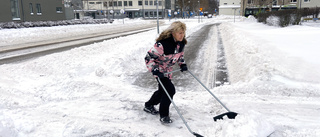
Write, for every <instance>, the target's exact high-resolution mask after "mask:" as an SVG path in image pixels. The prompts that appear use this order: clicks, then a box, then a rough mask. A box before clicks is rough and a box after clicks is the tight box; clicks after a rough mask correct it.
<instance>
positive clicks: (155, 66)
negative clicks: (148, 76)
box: [145, 37, 185, 79]
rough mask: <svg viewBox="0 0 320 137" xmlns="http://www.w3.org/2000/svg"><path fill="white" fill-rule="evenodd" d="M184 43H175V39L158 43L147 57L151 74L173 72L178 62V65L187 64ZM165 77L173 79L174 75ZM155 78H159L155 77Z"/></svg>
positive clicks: (171, 38)
mask: <svg viewBox="0 0 320 137" xmlns="http://www.w3.org/2000/svg"><path fill="white" fill-rule="evenodd" d="M184 46H185V44H184V43H183V42H175V40H174V39H173V37H169V38H167V39H164V40H161V41H158V42H156V43H155V44H154V47H152V48H151V49H150V50H149V51H148V53H147V55H146V57H145V62H146V65H147V68H148V70H149V71H150V72H155V71H157V70H158V71H159V72H162V73H164V74H165V73H167V72H171V71H172V70H173V66H174V65H175V64H176V62H178V65H182V64H185V61H184V57H183V55H184V52H183V49H184ZM164 76H165V77H167V78H169V79H171V78H172V74H165V75H164ZM154 77H158V76H157V75H154Z"/></svg>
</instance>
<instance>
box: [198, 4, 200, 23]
mask: <svg viewBox="0 0 320 137" xmlns="http://www.w3.org/2000/svg"><path fill="white" fill-rule="evenodd" d="M198 4H199V14H198V16H199V17H198V23H200V1H199V0H198Z"/></svg>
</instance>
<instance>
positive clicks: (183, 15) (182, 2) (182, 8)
mask: <svg viewBox="0 0 320 137" xmlns="http://www.w3.org/2000/svg"><path fill="white" fill-rule="evenodd" d="M181 10H182V18H183V19H184V0H182V8H181Z"/></svg>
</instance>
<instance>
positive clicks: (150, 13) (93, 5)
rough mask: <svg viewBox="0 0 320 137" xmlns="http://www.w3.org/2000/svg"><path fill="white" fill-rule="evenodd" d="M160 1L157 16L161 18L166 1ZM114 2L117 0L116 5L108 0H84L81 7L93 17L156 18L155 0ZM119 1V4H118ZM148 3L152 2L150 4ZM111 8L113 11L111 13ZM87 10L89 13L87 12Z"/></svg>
mask: <svg viewBox="0 0 320 137" xmlns="http://www.w3.org/2000/svg"><path fill="white" fill-rule="evenodd" d="M125 1H127V6H124V5H125V4H124V3H125ZM139 1H140V2H142V5H139ZM146 1H147V4H146ZM160 1H161V5H160V4H159V7H158V9H159V14H160V15H159V17H160V18H163V17H165V13H166V10H165V7H166V5H165V2H166V1H165V0H159V3H160ZM114 2H117V5H115V4H114V3H112V1H110V0H103V1H100V0H84V1H83V9H84V11H85V12H87V13H86V14H85V15H90V16H92V17H93V18H123V17H128V18H138V17H143V18H156V7H157V6H156V0H118V1H116V0H115V1H114ZM119 2H120V3H121V6H119ZM130 2H132V5H130V4H129V3H130ZM167 2H168V1H167ZM110 3H112V4H110ZM150 3H152V5H151V4H150ZM111 10H112V11H113V12H114V13H111ZM121 10H124V11H125V15H123V14H121V12H120V11H121ZM89 12H90V14H88V13H89Z"/></svg>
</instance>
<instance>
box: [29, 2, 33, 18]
mask: <svg viewBox="0 0 320 137" xmlns="http://www.w3.org/2000/svg"><path fill="white" fill-rule="evenodd" d="M29 9H30V15H33V6H32V3H29Z"/></svg>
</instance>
